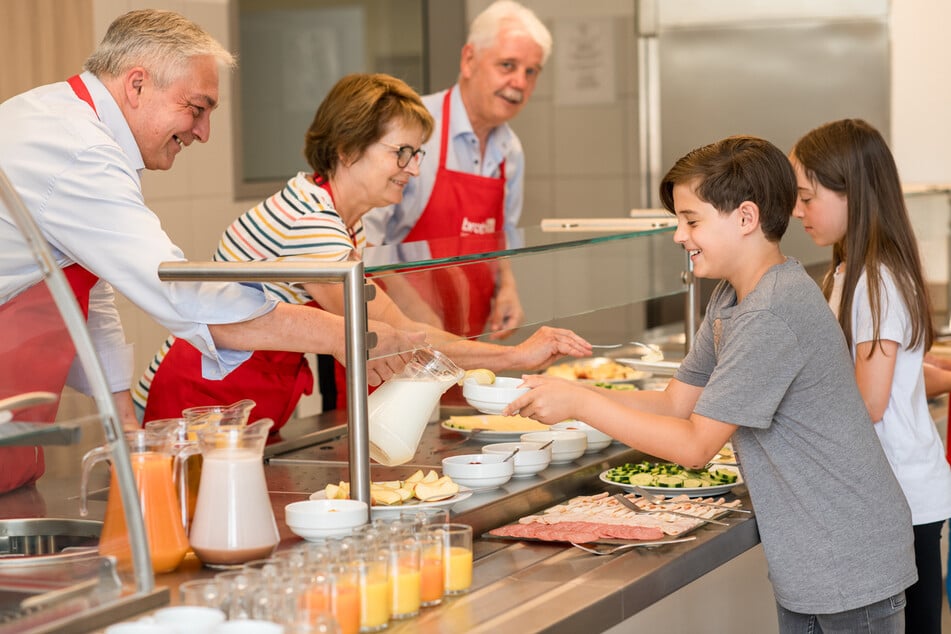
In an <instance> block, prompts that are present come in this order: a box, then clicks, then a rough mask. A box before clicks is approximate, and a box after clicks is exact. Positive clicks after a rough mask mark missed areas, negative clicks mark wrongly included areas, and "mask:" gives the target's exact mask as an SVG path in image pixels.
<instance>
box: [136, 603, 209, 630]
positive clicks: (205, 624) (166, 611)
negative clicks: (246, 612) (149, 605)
mask: <svg viewBox="0 0 951 634" xmlns="http://www.w3.org/2000/svg"><path fill="white" fill-rule="evenodd" d="M152 618H153V619H154V620H155V623H156V625H162V626H164V627H170V628H172V629H171V631H173V632H181V634H196V633H208V632H212V631H213V630H214V628H215V626H217V625H219V624H221V623H224V622H225V613H224V612H222V611H221V610H219V609H218V608H210V607H207V606H203V605H175V606H172V607H168V608H162V609H160V610H156V611H155V614H153V615H152Z"/></svg>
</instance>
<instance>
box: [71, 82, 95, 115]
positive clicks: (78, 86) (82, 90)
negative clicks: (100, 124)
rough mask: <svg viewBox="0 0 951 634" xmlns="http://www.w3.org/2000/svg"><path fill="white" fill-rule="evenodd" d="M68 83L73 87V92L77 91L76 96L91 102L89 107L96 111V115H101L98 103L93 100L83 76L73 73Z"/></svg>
mask: <svg viewBox="0 0 951 634" xmlns="http://www.w3.org/2000/svg"><path fill="white" fill-rule="evenodd" d="M66 83H68V84H69V87H70V88H72V89H73V92H74V93H76V96H77V97H79V98H80V99H82V100H83V101H85V102H86V103H88V104H89V107H90V108H92V111H93V112H95V113H96V116H97V117H98V116H99V111H98V110H96V104H94V103H93V101H92V95H90V94H89V89H88V88H86V84H85V82H83V80H82V77H80V76H79V75H73V76H72V77H70V78H69V79H67V80H66Z"/></svg>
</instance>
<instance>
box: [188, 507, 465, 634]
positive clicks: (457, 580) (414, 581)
mask: <svg viewBox="0 0 951 634" xmlns="http://www.w3.org/2000/svg"><path fill="white" fill-rule="evenodd" d="M447 520H448V513H447V512H446V511H445V510H442V509H427V510H425V511H405V512H404V513H402V514H401V515H400V517H399V518H397V519H391V520H384V519H375V520H373V522H372V523H370V524H365V525H363V526H360V527H358V528H356V529H354V531H353V533H354V534H353V535H352V536H349V537H344V538H340V539H329V540H326V541H324V542H320V543H307V542H305V543H303V544H301V545H299V546H297V547H295V548H293V549H290V550H286V551H282V552H279V553H277V554H276V555H274V556H273V557H270V558H267V559H263V560H257V561H252V562H248V563H246V564H244V566H243V567H242V568H240V569H238V570H231V571H227V572H220V573H218V574H217V575H215V577H214V578H210V579H196V580H192V581H186V582H184V583H183V584H181V586H180V587H179V591H180V600H181V602H182V603H183V604H185V605H192V606H205V607H214V608H218V609H220V610H222V611H223V612H224V613H225V614H226V615H227V617H228V619H230V620H240V619H256V620H262V621H270V622H274V623H279V624H282V625H286V626H290V625H294V624H309V625H311V626H314V625H316V624H318V623H326V622H327V616H328V615H330V616H332V617H333V619H334V621H335V622H336V624H337V627H338V628H339V632H340V633H341V634H357V633H358V632H377V631H380V630H383V629H385V628H386V627H388V625H389V623H390V621H391V620H393V619H407V618H412V617H414V616H416V615H418V614H419V612H420V609H421V608H424V607H429V606H435V605H439V604H440V603H441V602H442V600H443V597H445V596H447V595H456V594H462V593H465V592H467V591H468V590H469V588H470V586H471V585H472V527H471V526H468V525H466V524H451V523H448V522H447Z"/></svg>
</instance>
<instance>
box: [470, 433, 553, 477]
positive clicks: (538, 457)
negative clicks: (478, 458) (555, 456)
mask: <svg viewBox="0 0 951 634" xmlns="http://www.w3.org/2000/svg"><path fill="white" fill-rule="evenodd" d="M541 446H542V443H540V442H499V443H493V444H491V445H485V446H484V447H482V453H490V454H499V455H501V456H502V457H505V456H507V455H509V454H510V453H512V452H513V451H515V449H516V448H518V453H517V454H515V457H514V458H512V460H514V461H515V473H514V474H512V477H513V478H527V477H530V476H533V475H535V474H536V473H538V472H539V471H543V470H545V469H547V468H548V465H549V463H551V445H549V446H547V447H545V448H544V449H541Z"/></svg>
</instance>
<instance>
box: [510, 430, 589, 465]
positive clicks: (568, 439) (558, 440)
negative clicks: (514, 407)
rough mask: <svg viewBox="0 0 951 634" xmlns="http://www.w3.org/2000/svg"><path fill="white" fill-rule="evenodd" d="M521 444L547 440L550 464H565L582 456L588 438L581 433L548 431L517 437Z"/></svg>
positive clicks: (533, 432)
mask: <svg viewBox="0 0 951 634" xmlns="http://www.w3.org/2000/svg"><path fill="white" fill-rule="evenodd" d="M519 440H521V441H522V442H541V443H546V442H548V441H549V440H553V441H554V442H553V443H552V444H551V464H565V463H568V462H572V461H573V460H577V459H578V458H580V457H581V456H583V455H584V452H585V450H586V449H587V448H588V436H587V435H586V434H585V433H584V432H583V431H568V430H566V429H550V430H546V431H532V432H528V433H527V434H522V435H521V436H520V437H519Z"/></svg>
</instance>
